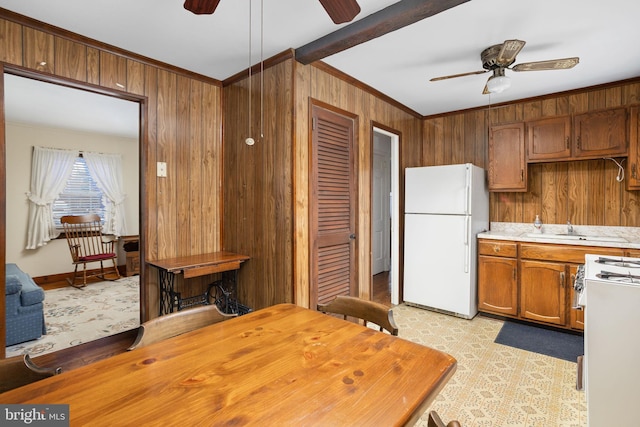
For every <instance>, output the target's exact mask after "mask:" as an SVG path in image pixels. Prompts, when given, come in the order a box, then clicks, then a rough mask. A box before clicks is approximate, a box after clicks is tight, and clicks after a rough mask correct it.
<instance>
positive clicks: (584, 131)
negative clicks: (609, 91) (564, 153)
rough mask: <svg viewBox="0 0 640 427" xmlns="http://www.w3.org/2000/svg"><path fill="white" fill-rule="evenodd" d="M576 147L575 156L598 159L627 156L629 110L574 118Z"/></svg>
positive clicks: (612, 110)
mask: <svg viewBox="0 0 640 427" xmlns="http://www.w3.org/2000/svg"><path fill="white" fill-rule="evenodd" d="M573 123H574V132H575V146H574V153H573V156H574V157H577V158H597V157H602V156H610V157H611V156H626V155H627V110H626V108H612V109H609V110H603V111H596V112H592V113H585V114H579V115H577V116H575V117H574V119H573Z"/></svg>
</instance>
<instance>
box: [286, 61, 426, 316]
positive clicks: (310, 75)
mask: <svg viewBox="0 0 640 427" xmlns="http://www.w3.org/2000/svg"><path fill="white" fill-rule="evenodd" d="M294 65H295V87H294V91H295V123H296V125H295V143H294V159H295V164H294V167H295V178H294V180H295V181H294V191H295V200H296V204H295V223H294V227H295V233H294V235H295V239H296V245H295V246H296V251H295V257H296V260H295V265H296V275H295V279H296V284H295V290H296V303H297V304H299V305H302V306H307V304H308V303H309V289H310V285H309V234H308V227H309V203H308V201H309V182H308V177H309V153H310V143H311V142H310V141H311V129H310V113H309V108H310V100H311V99H314V100H318V101H321V102H324V103H326V104H330V105H332V106H334V107H337V108H339V109H341V110H344V111H347V112H349V113H352V114H355V115H356V116H358V124H359V129H357V130H356V141H357V157H358V161H357V162H358V165H359V170H358V189H357V190H358V197H359V200H358V206H359V218H358V227H359V228H358V232H357V236H358V237H357V238H356V243H357V249H356V251H357V267H356V270H357V272H358V278H357V282H358V287H359V292H360V296H362V297H363V298H369V297H370V293H371V197H372V195H371V191H372V189H371V187H372V182H371V174H372V157H373V142H372V141H373V135H372V129H373V126H374V124H378V125H382V126H385V127H386V128H388V129H390V130H391V129H392V130H394V131H395V132H397V133H398V134H399V135H400V145H401V148H400V151H401V159H402V160H401V163H402V164H401V166H400V167H401V170H402V171H404V168H405V167H407V166H417V165H419V164H420V161H421V140H422V125H421V120H420V119H419V118H417V117H416V116H415V115H413V114H410V113H409V112H407V111H406V110H404V109H402V108H399V107H398V106H396V105H394V104H393V103H391V102H389V101H388V100H386V99H384V98H383V97H381V96H377V95H376V94H374V93H372V91H370V90H368V89H367V88H365V87H363V85H361V84H357V83H356V82H352V81H350V80H349V79H348V78H345V77H344V76H341V75H339V73H335V72H334V70H332V69H330V68H329V67H326V66H324V65H322V64H320V65H319V66H314V65H302V64H299V63H295V64H294ZM402 175H403V176H404V173H403V174H402ZM401 181H404V180H403V179H401ZM400 190H401V193H402V192H403V191H404V190H403V188H401V189H400Z"/></svg>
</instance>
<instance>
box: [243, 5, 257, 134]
mask: <svg viewBox="0 0 640 427" xmlns="http://www.w3.org/2000/svg"><path fill="white" fill-rule="evenodd" d="M251 9H252V8H251V0H249V133H248V134H247V135H248V136H247V139H245V140H244V143H245V144H247V145H253V144H255V143H256V142H255V140H254V139H253V138H252V137H251V77H252V76H251V59H252V58H251Z"/></svg>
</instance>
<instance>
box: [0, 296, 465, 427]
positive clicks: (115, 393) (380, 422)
mask: <svg viewBox="0 0 640 427" xmlns="http://www.w3.org/2000/svg"><path fill="white" fill-rule="evenodd" d="M455 369H456V360H455V359H454V358H453V357H452V356H450V355H448V354H446V353H444V352H442V351H439V350H436V349H434V348H430V347H426V346H423V345H420V344H417V343H413V342H411V341H408V340H405V339H403V338H400V337H395V336H392V335H389V334H386V333H383V332H379V331H377V330H374V329H371V328H369V327H365V326H362V325H359V324H356V323H353V322H348V321H345V320H342V319H340V318H336V317H334V316H332V315H329V314H322V313H320V312H317V311H314V310H309V309H306V308H302V307H299V306H296V305H293V304H278V305H274V306H272V307H268V308H265V309H262V310H257V311H255V312H252V313H249V314H246V315H243V316H239V317H236V318H233V319H231V320H227V321H224V322H221V323H217V324H214V325H211V326H208V327H205V328H202V329H198V330H196V331H192V332H189V333H186V334H183V335H180V336H177V337H174V338H171V339H167V340H165V341H161V342H158V343H155V344H152V345H149V346H147V347H142V348H139V349H136V350H133V351H129V352H125V353H121V354H119V355H116V356H113V357H111V358H108V359H104V360H101V361H98V362H95V363H93V364H90V365H86V366H83V367H81V368H78V369H74V370H72V371H68V372H63V373H62V374H60V375H56V376H54V377H50V378H47V379H44V380H41V381H38V382H35V383H32V384H29V385H26V386H23V387H20V388H17V389H14V390H11V391H8V392H5V393H3V394H0V403H4V404H8V403H11V404H26V405H29V404H68V405H69V411H70V417H69V418H70V425H72V426H88V425H96V426H101V425H104V426H120V425H136V426H138V425H158V426H169V425H181V426H196V425H207V426H231V425H232V426H243V425H260V426H311V425H314V426H396V425H411V424H413V423H414V422H416V421H417V420H418V419H419V418H420V416H421V415H422V414H423V413H424V411H425V410H426V409H427V408H428V407H429V405H430V404H431V402H432V401H433V400H434V398H435V397H436V396H437V395H438V393H439V392H440V390H441V389H442V388H443V387H444V386H445V384H446V383H447V381H448V380H449V379H450V378H451V376H452V375H453V373H454V372H455Z"/></svg>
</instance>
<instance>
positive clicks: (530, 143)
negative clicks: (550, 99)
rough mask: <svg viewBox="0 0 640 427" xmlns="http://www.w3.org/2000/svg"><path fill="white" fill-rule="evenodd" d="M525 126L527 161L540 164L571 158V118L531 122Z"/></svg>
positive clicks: (552, 118)
mask: <svg viewBox="0 0 640 427" xmlns="http://www.w3.org/2000/svg"><path fill="white" fill-rule="evenodd" d="M526 126H527V159H528V160H529V161H530V162H540V161H548V160H556V159H562V158H569V157H571V117H569V116H559V117H549V118H545V119H539V120H532V121H528V122H527V123H526Z"/></svg>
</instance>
